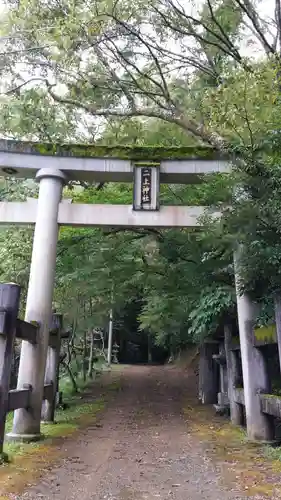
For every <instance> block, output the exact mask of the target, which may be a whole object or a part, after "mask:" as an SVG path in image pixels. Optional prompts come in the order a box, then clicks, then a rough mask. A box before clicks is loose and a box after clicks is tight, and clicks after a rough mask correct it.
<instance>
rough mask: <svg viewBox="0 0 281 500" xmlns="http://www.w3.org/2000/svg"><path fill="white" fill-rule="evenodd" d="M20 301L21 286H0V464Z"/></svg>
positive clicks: (11, 284) (2, 284)
mask: <svg viewBox="0 0 281 500" xmlns="http://www.w3.org/2000/svg"><path fill="white" fill-rule="evenodd" d="M19 301H20V286H19V285H16V284H14V283H1V284H0V464H1V461H2V458H3V443H4V435H5V424H6V414H7V409H8V398H9V390H10V378H11V368H12V357H13V347H14V340H15V333H16V322H17V317H18V311H19Z"/></svg>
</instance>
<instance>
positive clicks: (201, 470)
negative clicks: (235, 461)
mask: <svg viewBox="0 0 281 500" xmlns="http://www.w3.org/2000/svg"><path fill="white" fill-rule="evenodd" d="M186 390H187V385H186V378H185V375H183V373H182V372H180V371H178V370H175V369H168V368H163V367H129V368H127V369H125V371H124V374H123V376H122V388H121V390H120V391H119V392H118V393H117V395H116V397H115V399H114V401H112V402H111V403H110V404H109V406H108V407H107V409H106V411H105V413H104V415H103V418H102V420H101V426H100V427H99V426H98V427H97V426H96V425H93V426H92V427H89V428H88V429H87V430H85V431H83V432H81V434H80V435H79V439H78V440H76V441H71V440H69V441H66V446H65V459H64V460H62V461H61V462H60V464H59V465H58V466H56V467H55V468H53V469H52V472H48V473H47V474H46V475H45V477H44V478H42V479H41V481H40V482H39V483H38V484H37V485H35V486H33V487H31V488H30V489H29V490H28V491H26V492H25V493H23V494H22V495H21V496H19V497H17V498H18V499H21V500H32V499H34V500H35V499H36V500H38V499H39V498H44V499H46V500H48V499H50V500H51V499H52V500H63V499H64V500H72V499H73V500H74V499H75V500H155V499H160V500H233V499H236V500H238V499H239V500H244V499H248V500H249V498H251V499H255V500H256V499H258V498H259V499H262V498H265V497H261V496H255V497H249V496H243V495H241V493H240V494H239V492H238V491H234V490H227V489H224V487H223V486H222V484H223V482H222V481H221V467H220V466H219V465H215V463H213V462H212V460H211V459H210V458H208V456H207V453H206V446H205V445H204V444H202V443H201V442H200V440H199V439H198V438H197V437H196V435H193V434H192V433H189V429H188V423H187V422H186V421H185V420H184V417H183V415H182V398H183V396H184V394H185V393H186Z"/></svg>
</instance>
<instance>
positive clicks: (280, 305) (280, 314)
mask: <svg viewBox="0 0 281 500" xmlns="http://www.w3.org/2000/svg"><path fill="white" fill-rule="evenodd" d="M274 307H275V323H276V337H277V344H278V354H279V366H280V373H281V296H280V295H278V296H276V297H275V299H274Z"/></svg>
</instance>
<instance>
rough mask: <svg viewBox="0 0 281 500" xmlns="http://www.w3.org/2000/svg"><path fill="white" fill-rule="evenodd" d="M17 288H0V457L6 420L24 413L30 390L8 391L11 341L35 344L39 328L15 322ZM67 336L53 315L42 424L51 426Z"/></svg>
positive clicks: (32, 324) (12, 285)
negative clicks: (61, 357)
mask: <svg viewBox="0 0 281 500" xmlns="http://www.w3.org/2000/svg"><path fill="white" fill-rule="evenodd" d="M19 303H20V286H19V285H16V284H14V283H5V284H0V454H2V453H3V442H4V437H5V425H6V416H7V414H8V413H9V412H11V411H14V410H17V409H19V408H24V409H28V408H29V401H30V396H31V393H32V387H31V386H30V385H28V386H24V387H19V388H17V389H12V390H11V389H10V379H11V370H12V362H13V353H14V343H15V339H20V340H24V341H27V342H30V343H31V344H33V345H34V346H36V344H37V343H38V335H39V328H40V325H39V324H38V323H36V322H32V323H28V322H26V321H23V320H21V319H19V318H18V312H19ZM66 336H68V332H63V330H62V315H61V314H56V313H53V315H52V323H51V328H50V336H49V347H48V354H47V363H46V372H45V383H44V389H43V405H42V421H43V422H54V415H55V406H56V394H57V390H58V376H59V358H60V346H61V339H62V338H64V337H66Z"/></svg>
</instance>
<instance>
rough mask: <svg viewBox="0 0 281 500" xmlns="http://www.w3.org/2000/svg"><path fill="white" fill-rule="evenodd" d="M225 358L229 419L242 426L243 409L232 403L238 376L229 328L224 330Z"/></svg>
mask: <svg viewBox="0 0 281 500" xmlns="http://www.w3.org/2000/svg"><path fill="white" fill-rule="evenodd" d="M224 341H225V356H226V365H227V378H228V398H229V405H230V419H231V422H232V423H233V424H234V425H243V407H242V405H240V404H239V403H236V402H235V401H234V394H233V393H234V389H235V388H236V384H237V379H238V376H239V370H238V357H237V352H236V351H232V350H231V341H232V335H231V330H230V328H229V326H227V325H226V326H225V328H224Z"/></svg>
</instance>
